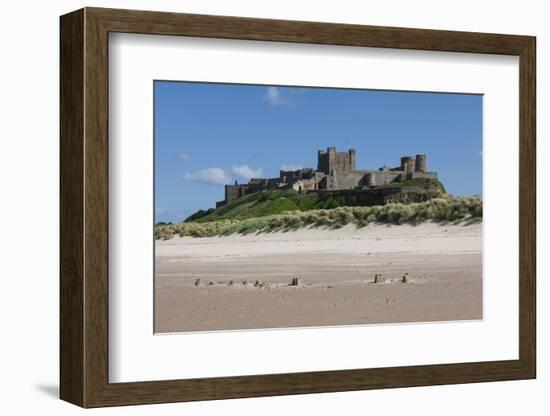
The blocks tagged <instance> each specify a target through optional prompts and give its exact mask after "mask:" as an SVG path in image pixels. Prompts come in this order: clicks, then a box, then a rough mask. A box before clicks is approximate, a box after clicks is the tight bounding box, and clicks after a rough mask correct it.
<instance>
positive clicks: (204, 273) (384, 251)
mask: <svg viewBox="0 0 550 416" xmlns="http://www.w3.org/2000/svg"><path fill="white" fill-rule="evenodd" d="M155 252H156V253H155V256H156V260H155V269H156V271H155V331H156V332H157V333H159V332H187V331H212V330H234V329H253V328H280V327H311V326H324V325H332V326H335V325H357V324H373V323H397V322H422V321H424V322H425V321H445V320H471V319H481V318H482V277H481V275H482V226H481V224H474V225H462V224H460V225H449V224H446V225H439V224H434V223H424V224H421V225H418V226H412V225H392V226H387V225H369V226H367V227H364V228H360V229H357V228H356V227H355V226H353V225H348V226H346V227H343V228H341V229H338V230H323V229H301V230H297V231H289V232H278V233H266V234H251V235H246V236H243V235H232V236H228V237H208V238H192V237H183V238H181V237H179V238H173V239H171V240H167V241H161V240H157V242H156V247H155ZM405 273H408V282H407V283H403V282H402V278H403V276H404V275H405ZM376 274H380V275H381V276H382V277H383V279H380V280H384V282H383V283H374V277H375V275H376ZM293 278H299V280H300V281H299V285H297V286H291V285H290V283H291V281H292V279H293Z"/></svg>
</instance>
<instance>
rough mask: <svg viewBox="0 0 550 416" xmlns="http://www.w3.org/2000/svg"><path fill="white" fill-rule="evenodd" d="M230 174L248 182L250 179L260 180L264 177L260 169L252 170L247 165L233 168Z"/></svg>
mask: <svg viewBox="0 0 550 416" xmlns="http://www.w3.org/2000/svg"><path fill="white" fill-rule="evenodd" d="M231 173H232V174H233V175H235V176H237V177H238V178H241V179H245V180H250V179H252V178H261V177H263V176H264V170H263V169H262V168H259V169H252V168H251V167H250V166H248V165H241V166H233V167H232V168H231Z"/></svg>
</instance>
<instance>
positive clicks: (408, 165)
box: [401, 156, 415, 173]
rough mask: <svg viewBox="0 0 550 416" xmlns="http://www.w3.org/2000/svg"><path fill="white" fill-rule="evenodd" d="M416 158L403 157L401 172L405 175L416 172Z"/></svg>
mask: <svg viewBox="0 0 550 416" xmlns="http://www.w3.org/2000/svg"><path fill="white" fill-rule="evenodd" d="M414 169H415V158H414V157H412V156H403V157H402V158H401V170H402V171H403V172H405V173H410V172H414Z"/></svg>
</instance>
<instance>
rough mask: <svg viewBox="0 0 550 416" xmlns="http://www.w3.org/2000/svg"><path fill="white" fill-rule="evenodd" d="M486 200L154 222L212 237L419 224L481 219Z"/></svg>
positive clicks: (160, 234)
mask: <svg viewBox="0 0 550 416" xmlns="http://www.w3.org/2000/svg"><path fill="white" fill-rule="evenodd" d="M482 217H483V202H482V199H481V198H480V197H452V198H436V199H432V200H430V201H426V202H419V203H411V204H400V203H399V204H386V205H376V206H371V207H360V206H357V207H338V208H334V209H315V210H310V211H286V212H283V213H282V214H275V215H268V216H263V217H257V218H248V219H243V220H236V219H232V220H219V221H209V222H193V221H191V222H182V223H179V224H163V225H156V226H155V239H157V240H158V239H163V240H168V239H170V238H172V237H174V236H176V235H179V236H181V237H185V236H190V237H213V236H223V235H230V234H250V233H268V232H275V231H291V230H297V229H299V228H305V227H323V228H328V229H337V228H341V227H343V226H345V225H348V224H355V225H356V226H357V227H364V226H366V225H368V224H370V223H381V224H396V225H398V224H405V223H410V224H420V223H422V222H425V221H437V222H444V223H447V222H456V223H460V222H465V223H466V224H470V223H476V222H480V221H481V219H482Z"/></svg>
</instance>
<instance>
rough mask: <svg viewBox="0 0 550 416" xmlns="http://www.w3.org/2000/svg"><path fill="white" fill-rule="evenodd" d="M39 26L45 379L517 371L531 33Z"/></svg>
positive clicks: (257, 24) (127, 14) (155, 391)
mask: <svg viewBox="0 0 550 416" xmlns="http://www.w3.org/2000/svg"><path fill="white" fill-rule="evenodd" d="M60 28H61V50H60V53H61V128H60V130H61V178H60V181H61V182H60V183H61V273H60V275H61V276H60V279H61V280H60V296H61V304H60V325H61V330H60V331H61V333H60V341H61V347H60V349H61V350H60V360H61V363H60V373H61V385H60V395H61V398H62V399H63V400H66V401H68V402H71V403H74V404H76V405H79V406H82V407H102V406H116V405H130V404H147V403H164V402H178V401H191V400H214V399H226V398H238V397H259V396H269V395H288V394H305V393H320V392H337V391H350V390H364V389H379V388H398V387H412V386H425V385H437V384H456V383H474V382H487V381H501V380H519V379H530V378H535V377H536V332H535V318H536V317H535V310H536V305H535V298H536V296H535V295H536V289H535V283H536V276H535V264H536V258H535V249H536V235H535V230H536V227H535V224H536V210H535V205H536V204H535V202H536V186H535V185H536V178H535V161H536V149H535V125H536V119H535V107H536V97H535V49H536V47H535V38H534V37H530V36H518V35H501V34H486V33H467V32H452V31H436V30H422V29H404V28H390V27H376V26H361V25H344V24H329V23H316V22H297V21H285V20H268V19H251V18H240V17H226V16H206V15H190V14H176V13H161V12H147V11H130V10H114V9H99V8H85V9H81V10H78V11H75V12H72V13H70V14H67V15H65V16H62V17H61V22H60Z"/></svg>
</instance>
